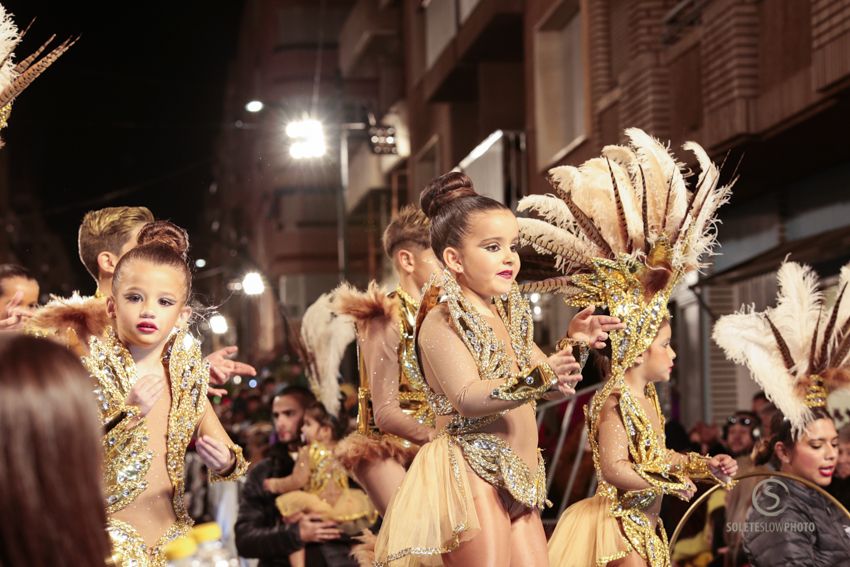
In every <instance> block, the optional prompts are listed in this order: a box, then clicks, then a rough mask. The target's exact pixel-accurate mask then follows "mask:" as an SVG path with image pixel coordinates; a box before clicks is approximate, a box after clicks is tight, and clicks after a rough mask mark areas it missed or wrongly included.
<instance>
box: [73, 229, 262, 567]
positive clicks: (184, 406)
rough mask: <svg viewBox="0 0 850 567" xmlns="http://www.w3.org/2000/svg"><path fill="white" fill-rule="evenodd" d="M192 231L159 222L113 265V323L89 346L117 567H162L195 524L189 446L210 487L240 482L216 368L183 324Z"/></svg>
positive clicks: (240, 462) (242, 466) (239, 461)
mask: <svg viewBox="0 0 850 567" xmlns="http://www.w3.org/2000/svg"><path fill="white" fill-rule="evenodd" d="M187 248H188V239H187V237H186V233H185V231H183V230H182V229H180V228H178V227H176V226H174V225H173V224H171V223H168V222H163V221H159V222H155V223H151V224H149V225H146V227H145V228H144V229H143V230H142V231H141V232H140V233H139V246H138V247H136V248H134V249H133V250H131V251H130V252H128V253H127V254H125V255H124V256H123V257H122V258H121V260H120V261H119V262H118V265H117V266H116V268H115V274H114V278H113V280H112V297H110V298H108V299H107V310H108V313H109V316H110V318H111V319H112V325H111V326H110V327H109V328H107V330H106V332H105V333H104V335H103V336H100V337H93V338H92V339H91V340H90V342H89V352H90V353H89V355H88V356H86V357H84V358H83V364H84V365H85V366H86V368H87V370H88V371H89V372H90V373H91V374H92V376H93V377H94V379H95V382H96V388H95V394H96V395H97V398H98V404H99V407H100V413H101V418H102V421H103V423H104V427H105V429H106V430H107V433H106V434H105V436H104V439H103V444H104V452H105V458H104V461H105V466H104V485H105V490H106V506H107V514H108V515H109V528H108V529H109V535H110V537H111V538H112V543H113V548H114V551H115V553H116V562H117V563H118V564H119V565H124V564H126V565H134V566H147V565H151V566H160V565H165V558H164V555H163V547H164V544H166V543H167V542H169V541H171V540H172V539H174V538H175V537H177V536H179V535H182V534H184V533H185V532H186V531H187V530H188V529H189V527H190V526H191V524H192V521H191V518H190V517H189V515H188V514H187V512H186V509H185V507H184V503H183V463H184V458H185V454H186V447H187V446H188V444H189V442H190V441H191V440H192V438H193V437H194V438H196V445H195V446H196V450H197V451H198V454H199V455H200V456H201V458H202V459H203V461H204V463H206V465H207V467H208V468H209V470H210V480H213V481H215V480H226V479H233V478H236V477H238V476H241V475H242V474H243V473H244V472H245V470H246V469H247V463H246V462H245V461H244V459H243V458H242V453H241V450H240V449H239V447H238V446H236V445H234V444H233V443H232V442H231V440H230V439H229V438H228V436H227V433H226V432H225V431H224V428H223V427H222V426H221V423H219V421H218V418H217V417H216V415H215V412H214V411H213V409H212V407H211V406H210V403H209V401H207V396H206V392H207V385H208V383H209V367H208V365H207V363H205V362H204V361H203V357H202V356H201V349H200V345H199V344H198V342H197V341H196V340H195V339H194V338H193V337H192V336H191V335H190V334H189V333H188V331H187V330H186V328H185V326H186V323H187V321H188V319H189V316H190V314H191V310H190V308H189V305H188V303H189V298H190V296H191V284H192V276H191V273H190V271H189V267H188V265H187V263H186V250H187Z"/></svg>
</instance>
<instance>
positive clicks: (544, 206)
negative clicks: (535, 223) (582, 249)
mask: <svg viewBox="0 0 850 567" xmlns="http://www.w3.org/2000/svg"><path fill="white" fill-rule="evenodd" d="M517 211H519V212H528V211H531V212H534V213H537V215H539V216H540V217H542V218H543V219H544V220H545V221H546V222H549V223H552V224H553V225H555V226H557V227H559V228H563V229H564V230H568V231H570V232H572V233H575V232H576V230H578V227H577V225H576V219H575V217H573V214H572V213H571V212H570V209H569V207H567V204H566V203H565V202H564V201H563V200H561V199H559V198H558V197H555V196H554V195H529V196H527V197H523V198H522V199H520V200H519V203H517Z"/></svg>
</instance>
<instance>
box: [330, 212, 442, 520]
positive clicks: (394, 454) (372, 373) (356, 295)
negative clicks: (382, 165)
mask: <svg viewBox="0 0 850 567" xmlns="http://www.w3.org/2000/svg"><path fill="white" fill-rule="evenodd" d="M430 226H431V223H430V222H429V221H428V218H427V217H426V216H425V215H424V214H423V213H422V211H421V210H420V209H418V208H416V207H413V206H407V207H404V208H403V209H401V211H399V214H398V216H397V217H396V218H395V219H393V220H392V222H390V224H389V225H388V226H387V229H386V231H385V232H384V238H383V240H384V251H385V252H386V254H387V256H388V257H389V258H390V259H391V260H392V263H393V267H394V269H395V272H396V274H397V275H398V286H397V287H396V289H395V291H393V292H392V293H391V294H389V295H388V294H386V293H384V291H383V290H381V289H380V288H379V287H378V285H377V284H376V283H375V282H372V283H370V284H369V288H368V289H367V290H366V291H365V292H359V291H357V290H355V289H354V288H352V287H351V286H349V285H347V284H344V285H342V286H340V288H338V289H337V290H336V291H335V292H334V296H335V297H334V309H335V310H336V312H337V313H339V314H340V315H346V316H350V317H352V318H353V319H354V322H355V327H356V329H357V348H358V355H359V357H358V358H359V361H360V389H359V391H358V413H357V431H355V432H353V433H351V434H350V435H348V436H347V437H346V438H345V439H343V440H342V442H341V443H340V444H339V445H338V446H337V448H336V455H337V458H338V459H339V461H340V462H341V463H342V464H343V466H345V468H346V470H348V471H349V472H350V473H351V475H352V476H353V477H354V478H355V479H357V482H358V483H360V485H361V486H362V487H363V488H364V490H366V493H367V494H368V495H369V498H370V499H371V500H372V502H373V503H374V504H375V508H377V509H378V512H379V513H380V514H383V513H384V512H385V511H386V509H387V505H388V504H389V501H390V498H391V497H392V495H393V494H394V493H395V491H396V489H397V488H398V487H399V485H400V484H401V481H402V479H403V478H404V473H405V471H406V469H407V467H408V466H410V462H411V461H412V460H413V457H414V456H415V455H416V451H417V450H418V449H419V446H420V445H423V444H424V443H427V442H428V441H430V440H431V439H432V438H433V437H434V412H433V411H432V410H431V407H430V405H429V404H428V400H427V395H428V394H427V392H428V388H427V386H426V385H425V379H424V378H423V376H422V373H421V371H420V369H419V364H418V363H417V362H416V353H415V352H414V348H413V327H414V324H415V321H416V312H417V310H418V309H419V299H420V295H421V293H422V291H421V290H422V287H423V286H424V285H425V284H426V283H427V282H428V279H429V278H430V277H431V275H432V274H433V273H434V272H435V271H436V270H437V268H438V262H437V258H436V257H435V256H434V252H433V251H432V250H431V246H430V242H431V239H430V234H429V231H430Z"/></svg>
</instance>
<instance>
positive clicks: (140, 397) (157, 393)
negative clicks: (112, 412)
mask: <svg viewBox="0 0 850 567" xmlns="http://www.w3.org/2000/svg"><path fill="white" fill-rule="evenodd" d="M165 387H166V384H165V376H164V375H162V374H146V375H144V376H142V377H141V378H139V379H138V380H136V383H135V384H133V387H132V388H131V389H130V393H129V394H127V400H126V401H125V402H124V403H125V405H128V406H136V407H138V408H139V412H140V413H141V415H142V416H145V415H148V413H149V412H150V411H151V408H153V406H154V405H155V404H156V402H158V401H159V399H160V398H161V397H162V394H163V393H164V392H165Z"/></svg>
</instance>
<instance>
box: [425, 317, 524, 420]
mask: <svg viewBox="0 0 850 567" xmlns="http://www.w3.org/2000/svg"><path fill="white" fill-rule="evenodd" d="M418 341H419V352H420V355H421V356H422V365H423V367H424V369H425V375H426V376H427V377H428V380H429V383H430V384H431V386H432V387H433V388H435V389H436V390H438V391H441V392H442V393H443V394H445V395H446V397H448V399H449V401H450V402H451V404H452V406H453V407H454V408H455V409H456V410H457V412H458V413H459V414H461V415H462V416H464V417H483V416H487V415H492V414H495V413H499V412H501V411H505V410H510V409H513V408H516V407H519V406H521V405H523V404H524V403H526V402H525V401H513V400H512V401H507V400H499V399H495V398H493V397H491V394H492V392H493V390H494V389H496V388H498V387H500V386H502V385H504V383H505V381H504V380H482V379H481V378H480V377H479V375H478V367H477V366H476V364H475V360H474V359H473V358H472V354H470V352H469V350H468V349H467V348H466V345H465V344H464V343H463V341H462V340H461V338H460V337H459V336H458V334H457V332H455V330H454V328H453V327H452V326H451V324H450V323H449V321H448V319H447V318H446V316H445V312H444V311H443V308H441V307H437V308H434V310H433V311H432V312H431V313H429V314H428V316H427V317H426V318H425V321H424V322H423V323H422V327H421V329H420V332H419V339H418Z"/></svg>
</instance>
